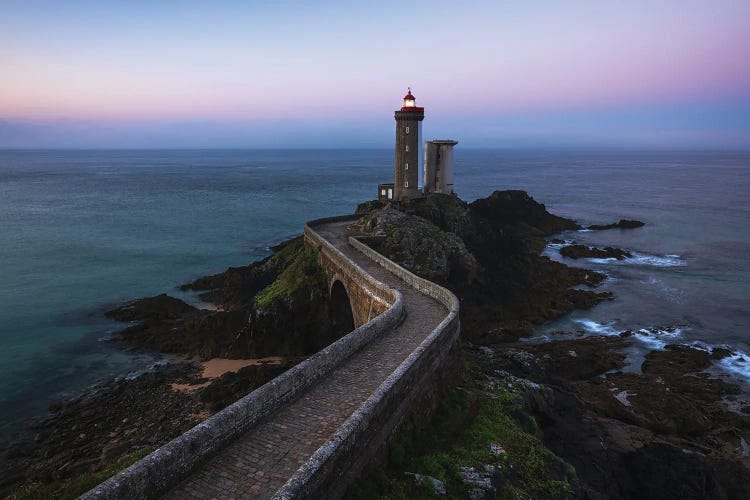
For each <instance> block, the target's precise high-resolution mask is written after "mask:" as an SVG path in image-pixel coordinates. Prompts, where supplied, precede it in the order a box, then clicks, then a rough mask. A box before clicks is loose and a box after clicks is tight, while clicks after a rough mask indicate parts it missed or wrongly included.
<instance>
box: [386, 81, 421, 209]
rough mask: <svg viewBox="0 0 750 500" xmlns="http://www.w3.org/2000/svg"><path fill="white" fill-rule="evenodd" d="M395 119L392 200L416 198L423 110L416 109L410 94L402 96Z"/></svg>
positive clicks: (417, 193) (414, 101)
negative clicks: (394, 160)
mask: <svg viewBox="0 0 750 500" xmlns="http://www.w3.org/2000/svg"><path fill="white" fill-rule="evenodd" d="M395 118H396V165H395V166H396V175H395V176H394V182H393V184H394V186H393V198H394V199H395V200H403V199H406V198H412V197H415V196H418V195H419V194H420V192H419V170H420V166H421V158H420V157H421V153H422V148H421V147H420V145H421V144H422V120H424V108H420V107H417V105H416V100H415V99H414V96H413V95H412V93H411V88H409V93H408V94H406V96H404V105H403V107H402V108H401V109H400V110H399V111H396V112H395Z"/></svg>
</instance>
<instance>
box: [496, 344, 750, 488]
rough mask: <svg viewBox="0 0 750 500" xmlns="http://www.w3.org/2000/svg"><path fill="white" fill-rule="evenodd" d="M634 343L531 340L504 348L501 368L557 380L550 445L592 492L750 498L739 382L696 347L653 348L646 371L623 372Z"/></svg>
mask: <svg viewBox="0 0 750 500" xmlns="http://www.w3.org/2000/svg"><path fill="white" fill-rule="evenodd" d="M631 342H633V339H632V337H630V336H628V335H627V334H625V335H623V336H620V337H617V336H616V337H605V338H602V337H590V338H584V339H575V340H561V341H555V342H548V343H544V344H539V345H536V346H523V347H522V348H521V349H520V350H517V351H516V350H512V351H510V352H499V353H497V355H496V357H495V359H496V366H498V367H501V368H503V369H508V370H511V371H513V372H515V373H517V374H519V375H525V376H528V377H529V378H531V379H532V380H535V381H537V382H542V383H545V384H547V385H549V386H550V387H552V389H553V398H552V399H551V401H552V404H551V407H550V409H546V410H545V411H543V412H542V413H538V414H537V420H538V422H540V429H541V431H542V432H543V439H544V442H545V444H546V445H547V446H549V447H550V448H551V449H552V450H553V451H555V452H556V453H557V454H559V455H560V456H561V457H563V458H564V459H565V460H567V461H569V462H570V463H571V464H572V465H574V466H575V468H576V470H577V471H578V476H579V478H580V479H581V481H582V484H583V489H584V490H585V491H587V494H588V495H589V496H590V497H594V498H599V497H610V498H747V497H748V495H750V487H749V486H748V485H750V459H749V458H748V457H746V456H745V454H744V453H743V447H742V439H745V440H747V439H748V438H750V417H749V416H748V415H742V414H737V413H734V412H732V411H729V410H728V408H727V407H726V405H725V404H724V398H728V397H729V398H731V397H734V395H735V394H737V392H738V388H737V387H736V386H734V385H732V384H728V383H726V382H724V381H722V380H719V379H716V378H713V377H711V376H710V375H709V373H706V372H705V371H704V370H706V369H707V368H709V367H710V366H711V354H709V353H708V352H707V351H704V350H701V349H695V348H691V347H687V346H678V345H670V346H667V347H666V348H665V349H664V350H657V351H651V352H650V353H649V354H648V355H647V356H646V359H645V361H644V363H643V365H642V373H634V372H632V371H629V372H621V371H619V370H620V369H621V368H623V367H624V355H623V354H622V352H623V351H624V350H626V349H627V348H628V346H629V345H630V343H631ZM518 352H523V353H525V357H526V359H525V362H524V363H519V362H518V359H519V355H518V354H517V353H518Z"/></svg>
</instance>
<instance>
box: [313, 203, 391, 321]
mask: <svg viewBox="0 0 750 500" xmlns="http://www.w3.org/2000/svg"><path fill="white" fill-rule="evenodd" d="M358 218H359V217H357V216H351V215H346V216H340V217H328V218H325V219H319V220H316V221H312V222H308V223H307V224H305V230H304V237H305V244H306V245H307V246H308V247H310V248H312V249H313V250H315V252H316V253H317V255H318V263H320V265H321V267H322V268H323V270H324V271H325V274H326V276H327V277H328V282H329V284H330V285H331V286H332V285H333V283H334V282H335V281H337V280H338V281H341V283H342V284H343V285H344V288H346V292H347V295H348V296H349V301H350V303H351V306H352V315H353V316H354V326H355V327H358V326H360V325H363V324H365V323H367V322H368V321H370V320H372V319H373V318H375V317H377V316H379V315H380V314H382V313H384V312H385V311H386V310H387V309H388V308H389V307H390V306H391V304H393V303H394V301H395V296H394V294H393V290H392V289H391V288H389V287H387V286H385V285H383V284H382V283H380V282H379V281H377V280H375V279H374V278H373V277H372V276H370V275H369V274H368V273H367V272H366V271H364V270H363V269H361V268H360V267H359V266H357V265H356V264H354V263H353V262H352V261H351V260H349V258H348V257H346V256H345V255H344V254H343V253H341V251H340V250H338V249H337V248H336V247H334V246H333V245H332V244H331V243H330V242H328V241H326V240H325V238H323V237H321V236H320V235H319V234H318V233H317V232H315V229H314V228H315V227H316V226H319V225H321V224H326V223H331V222H345V221H354V220H357V219H358Z"/></svg>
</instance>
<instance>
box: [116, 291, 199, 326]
mask: <svg viewBox="0 0 750 500" xmlns="http://www.w3.org/2000/svg"><path fill="white" fill-rule="evenodd" d="M194 312H197V309H196V308H194V307H192V306H189V305H187V304H185V303H184V302H183V301H181V300H180V299H176V298H174V297H170V296H169V295H167V294H165V293H163V294H161V295H157V296H155V297H146V298H143V299H138V300H135V301H133V302H129V303H128V304H125V305H123V306H120V307H117V308H115V309H112V310H111V311H107V312H106V313H105V315H106V316H107V317H109V318H112V319H116V320H117V321H156V320H165V319H176V318H181V317H182V316H184V315H185V314H187V313H194Z"/></svg>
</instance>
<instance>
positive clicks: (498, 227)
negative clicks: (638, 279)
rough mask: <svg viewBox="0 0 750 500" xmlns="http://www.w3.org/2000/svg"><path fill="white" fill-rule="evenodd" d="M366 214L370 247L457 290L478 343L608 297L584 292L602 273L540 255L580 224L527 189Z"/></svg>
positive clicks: (513, 334)
mask: <svg viewBox="0 0 750 500" xmlns="http://www.w3.org/2000/svg"><path fill="white" fill-rule="evenodd" d="M368 209H369V210H370V212H369V213H368V214H367V215H366V216H365V217H364V219H363V224H362V231H363V232H364V233H365V234H367V235H370V236H373V238H371V239H370V240H368V244H371V245H373V246H374V247H375V248H376V249H378V250H379V251H381V252H383V253H385V254H386V255H387V256H388V257H390V258H392V259H394V260H396V261H397V262H400V263H401V264H403V265H404V266H405V267H407V268H408V269H410V270H411V271H414V272H416V273H417V274H422V273H424V274H423V275H424V276H425V277H427V278H428V279H435V280H437V281H438V282H441V283H443V284H445V285H446V286H448V287H449V288H451V290H453V291H454V292H456V293H457V294H458V295H459V296H460V297H461V299H462V308H461V310H462V319H461V321H462V324H463V325H464V326H465V331H466V332H467V333H466V335H467V336H468V338H469V339H471V340H472V341H473V342H478V343H486V344H491V343H496V342H502V341H512V340H516V339H518V338H519V336H524V335H529V334H530V333H531V331H532V328H533V325H535V324H539V323H542V322H544V321H546V320H548V319H550V318H553V317H557V316H559V315H561V314H564V313H566V312H569V311H571V310H573V309H579V308H589V307H592V306H594V305H596V304H598V303H599V302H601V301H602V300H607V299H608V298H610V296H609V294H607V293H597V292H595V291H594V290H592V289H581V288H579V287H578V285H587V286H589V287H594V286H596V285H597V284H599V283H600V282H601V281H603V279H604V276H603V275H601V274H599V273H596V272H593V271H587V270H583V269H578V268H572V267H569V266H566V265H564V264H561V263H558V262H554V261H551V260H550V259H548V258H546V257H543V256H541V255H540V254H541V251H542V249H543V248H544V246H545V244H546V243H545V241H544V239H543V237H544V236H548V235H550V234H553V233H555V232H559V231H563V230H568V229H578V228H580V226H578V224H576V223H575V222H574V221H572V220H569V219H565V218H563V217H558V216H555V215H553V214H550V213H549V212H547V210H546V208H545V207H544V205H542V204H540V203H537V202H536V201H534V199H533V198H531V197H530V196H529V195H528V194H527V193H525V192H523V191H496V192H495V193H493V194H492V195H491V196H489V197H488V198H485V199H482V200H477V201H475V202H474V203H471V204H467V203H465V202H463V201H462V200H460V199H459V198H457V197H456V196H449V195H430V196H425V197H422V198H416V199H412V200H407V201H403V202H399V203H393V204H391V205H389V206H386V207H383V206H382V205H381V204H377V203H368V204H364V205H361V206H360V207H359V209H358V211H359V212H360V213H364V212H365V211H366V210H368ZM404 228H406V229H404ZM574 287H575V288H574Z"/></svg>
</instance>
